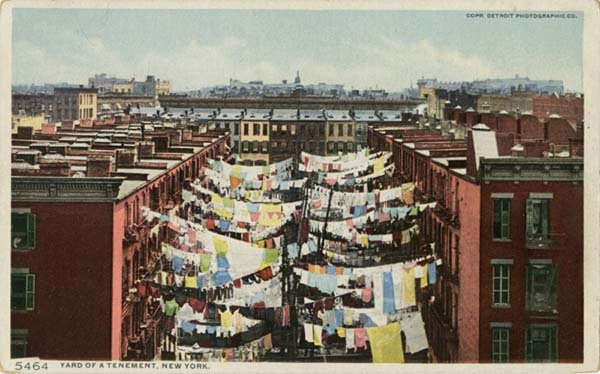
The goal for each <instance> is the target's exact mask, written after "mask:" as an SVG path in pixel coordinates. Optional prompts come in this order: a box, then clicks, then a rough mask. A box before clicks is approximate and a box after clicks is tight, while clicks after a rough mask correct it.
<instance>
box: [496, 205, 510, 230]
mask: <svg viewBox="0 0 600 374" xmlns="http://www.w3.org/2000/svg"><path fill="white" fill-rule="evenodd" d="M493 201H494V230H493V231H494V237H493V238H494V239H500V240H508V239H510V199H493Z"/></svg>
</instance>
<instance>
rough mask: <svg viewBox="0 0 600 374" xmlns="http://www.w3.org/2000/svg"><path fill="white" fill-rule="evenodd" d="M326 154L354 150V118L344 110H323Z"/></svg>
mask: <svg viewBox="0 0 600 374" xmlns="http://www.w3.org/2000/svg"><path fill="white" fill-rule="evenodd" d="M325 118H326V124H325V127H326V129H327V133H326V136H325V139H326V142H327V151H326V152H327V154H329V155H337V154H338V153H339V152H342V153H345V152H348V153H351V152H354V151H355V150H356V143H355V131H356V125H355V123H354V119H353V118H352V116H351V115H350V113H349V112H348V111H345V110H327V111H325Z"/></svg>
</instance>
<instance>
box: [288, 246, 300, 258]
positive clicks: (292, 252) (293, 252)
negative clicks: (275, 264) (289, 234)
mask: <svg viewBox="0 0 600 374" xmlns="http://www.w3.org/2000/svg"><path fill="white" fill-rule="evenodd" d="M287 250H288V257H289V258H290V259H294V258H298V243H292V244H289V245H288V246H287Z"/></svg>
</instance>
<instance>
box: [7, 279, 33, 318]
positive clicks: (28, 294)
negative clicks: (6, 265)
mask: <svg viewBox="0 0 600 374" xmlns="http://www.w3.org/2000/svg"><path fill="white" fill-rule="evenodd" d="M10 277H11V278H10V283H11V284H10V296H11V298H10V310H11V311H19V312H31V311H34V310H35V274H33V273H30V272H29V269H12V270H11V274H10ZM15 277H23V278H25V279H24V281H25V289H24V290H23V292H15V289H14V287H13V278H15ZM17 295H19V298H23V306H21V305H20V304H19V305H15V300H13V298H16V296H17Z"/></svg>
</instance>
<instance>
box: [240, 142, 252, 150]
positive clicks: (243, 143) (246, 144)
mask: <svg viewBox="0 0 600 374" xmlns="http://www.w3.org/2000/svg"><path fill="white" fill-rule="evenodd" d="M242 151H243V152H249V151H250V144H249V142H247V141H243V142H242Z"/></svg>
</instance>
